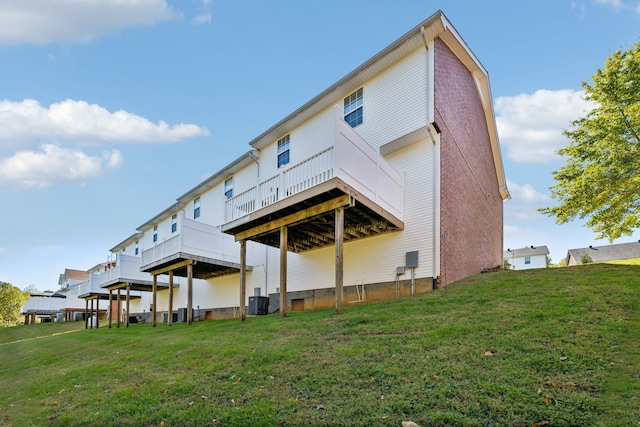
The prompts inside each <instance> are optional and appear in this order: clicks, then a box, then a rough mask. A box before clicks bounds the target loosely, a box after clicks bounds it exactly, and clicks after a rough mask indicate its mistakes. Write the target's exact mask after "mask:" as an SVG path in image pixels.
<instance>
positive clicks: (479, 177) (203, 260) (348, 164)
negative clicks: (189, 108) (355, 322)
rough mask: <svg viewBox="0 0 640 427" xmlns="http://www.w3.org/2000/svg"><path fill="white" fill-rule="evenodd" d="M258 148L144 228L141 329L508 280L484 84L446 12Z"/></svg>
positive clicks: (501, 185) (259, 141)
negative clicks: (147, 281) (486, 278)
mask: <svg viewBox="0 0 640 427" xmlns="http://www.w3.org/2000/svg"><path fill="white" fill-rule="evenodd" d="M249 145H250V149H249V151H247V152H246V154H244V155H242V156H240V157H239V158H238V159H236V160H234V161H232V162H231V163H230V164H229V165H227V166H226V167H225V168H223V169H222V170H220V171H218V172H216V173H215V174H213V175H212V176H211V177H210V178H208V179H206V180H205V181H203V182H202V183H200V184H199V185H197V186H196V187H194V188H193V189H191V190H189V191H187V192H186V193H185V194H183V195H182V196H180V197H179V198H178V199H177V201H176V203H175V204H174V205H172V206H170V207H169V208H167V209H166V210H165V211H163V212H161V213H160V214H158V215H156V216H155V217H153V218H151V219H150V220H149V221H147V222H146V223H144V224H143V225H141V226H140V227H138V229H137V231H138V234H136V235H135V238H134V240H135V245H136V246H135V248H134V251H137V252H138V254H136V255H135V256H140V258H141V261H140V263H141V264H140V270H141V271H142V272H144V273H148V274H149V275H150V276H151V278H152V279H151V285H150V287H149V286H147V287H145V289H144V290H145V291H150V292H143V294H142V295H141V298H140V300H139V301H138V302H133V301H132V302H130V309H131V312H132V314H133V313H138V314H139V313H141V310H145V309H150V310H151V311H152V313H151V321H152V323H153V324H154V325H155V323H156V322H157V321H161V320H164V319H163V317H164V318H166V319H167V320H168V322H170V319H172V317H173V316H168V315H167V316H164V313H168V312H171V313H174V312H175V311H176V309H179V312H182V310H183V309H184V310H186V320H187V321H188V322H190V321H191V320H192V319H193V318H194V317H198V318H218V317H231V316H236V315H237V316H239V317H240V318H244V316H245V314H246V313H245V311H246V307H247V304H248V305H249V311H250V313H251V311H252V308H253V309H254V311H255V309H256V306H253V307H252V303H256V301H263V300H264V298H268V302H269V309H268V310H269V311H270V312H273V311H275V310H279V311H280V314H281V315H285V314H286V312H287V311H288V310H292V309H293V310H306V309H314V308H327V307H332V306H333V307H336V309H337V311H338V312H341V311H342V309H343V306H344V305H347V304H349V303H352V302H362V301H372V300H380V299H386V298H393V297H396V296H398V295H410V294H414V293H417V292H426V291H430V290H432V289H434V288H436V287H442V286H446V285H447V284H449V283H451V282H453V281H456V280H459V279H460V278H463V277H465V276H468V275H471V274H476V273H479V272H480V271H481V270H483V269H486V268H493V267H496V266H500V265H502V237H503V236H502V203H503V201H504V200H505V199H508V198H509V192H508V190H507V187H506V180H505V177H504V171H503V165H502V157H501V153H500V146H499V141H498V136H497V132H496V126H495V118H494V112H493V107H492V99H491V93H490V88H489V81H488V74H487V71H486V70H485V69H484V68H483V66H482V65H481V63H480V61H479V60H478V59H477V58H476V57H475V55H474V54H473V53H472V51H471V50H470V49H469V47H468V46H467V44H466V43H465V42H464V41H463V40H462V38H461V37H460V35H459V34H458V32H457V31H456V30H455V28H454V27H453V26H452V25H451V23H450V22H449V21H448V20H447V18H446V17H445V16H444V14H443V13H442V12H437V13H435V14H434V15H433V16H431V17H429V18H428V19H427V20H425V21H424V22H422V23H420V24H419V25H418V26H416V27H415V28H413V29H411V30H410V31H409V32H408V33H407V34H405V35H404V36H402V37H401V38H400V39H398V40H397V41H395V42H393V43H392V44H391V45H389V46H388V47H387V48H385V49H383V50H382V51H381V52H380V53H378V54H376V55H375V56H374V57H372V58H371V59H369V60H368V61H366V62H365V63H364V64H362V65H361V66H360V67H358V68H357V69H355V70H353V71H352V72H350V73H349V74H347V75H346V76H345V77H344V78H342V79H340V80H339V81H338V82H336V83H335V84H333V85H332V86H330V87H329V88H327V89H326V90H324V91H323V92H322V93H320V94H319V95H317V96H316V97H314V98H313V99H311V100H310V101H308V102H307V103H306V104H304V105H303V106H301V107H300V108H298V109H297V110H295V111H293V112H292V113H291V114H290V115H288V116H287V117H285V118H283V119H282V120H281V121H279V122H278V123H276V124H275V125H273V126H272V127H271V128H269V129H267V130H265V131H264V132H263V133H262V134H261V135H258V136H257V137H256V138H255V139H253V140H252V141H250V143H249ZM128 242H129V243H128V244H129V246H130V244H131V241H128ZM129 246H128V247H127V251H129ZM163 276H164V277H168V280H167V282H168V285H167V286H160V285H159V283H160V282H159V281H160V278H161V277H163ZM258 295H259V296H258ZM256 298H258V299H256ZM203 312H204V314H203Z"/></svg>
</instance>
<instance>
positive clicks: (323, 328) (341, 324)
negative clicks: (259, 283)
mask: <svg viewBox="0 0 640 427" xmlns="http://www.w3.org/2000/svg"><path fill="white" fill-rule="evenodd" d="M639 302H640V267H638V266H624V265H606V264H590V265H585V266H577V267H570V268H559V269H546V270H529V271H505V272H500V273H493V274H482V275H478V276H475V277H471V278H468V279H466V280H464V281H461V282H458V283H457V284H454V285H451V286H450V287H449V288H448V289H446V290H439V291H436V292H432V293H429V294H425V295H419V296H416V297H411V298H402V299H397V300H392V301H386V302H382V303H375V304H374V303H372V304H365V305H353V306H348V307H347V308H346V309H345V313H344V314H343V315H340V316H338V315H335V314H334V311H333V310H323V311H315V312H305V313H291V314H290V315H289V316H288V317H287V318H285V319H280V318H279V317H278V316H277V315H270V316H263V317H257V318H249V319H247V321H246V322H244V323H241V322H239V321H238V320H230V321H210V322H198V323H194V324H193V325H192V326H186V325H184V324H175V325H174V326H172V327H168V326H166V325H158V327H157V328H152V327H151V326H150V325H131V327H129V328H128V329H125V328H120V329H115V328H113V329H107V328H101V329H100V330H95V329H94V330H84V329H82V330H79V331H77V332H72V333H65V334H60V335H55V336H50V337H48V338H37V339H32V340H28V341H21V342H11V341H15V339H16V338H17V336H18V335H20V334H25V336H26V335H28V336H29V337H36V336H42V335H47V334H49V335H50V334H52V333H56V332H64V331H65V328H69V324H61V325H48V324H45V325H32V326H20V327H15V328H8V329H2V330H0V343H2V344H0V378H1V382H2V385H1V387H0V425H9V426H30V425H37V426H49V425H51V426H65V425H68V426H76V425H90V426H111V425H118V426H127V425H136V426H137V425H144V426H147V425H164V426H212V425H222V426H259V425H265V426H309V425H330V426H340V425H344V426H350V425H363V426H364V425H366V426H400V423H401V422H402V421H404V420H412V421H414V422H416V423H418V424H419V425H421V426H422V427H426V426H523V427H528V426H535V425H540V426H542V425H548V426H632V425H638V422H639V421H640V411H639V407H638V405H639V404H640V387H639V386H640V378H639V376H640V350H639V348H640V333H639V331H640V327H639V326H640V316H638V307H639ZM74 325H76V327H78V328H82V327H83V324H82V323H81V322H80V323H76V324H74ZM58 328H60V329H58ZM67 330H68V329H67ZM16 331H18V332H19V333H18V332H16ZM34 331H36V332H34ZM5 334H9V335H10V339H7V338H6V337H5Z"/></svg>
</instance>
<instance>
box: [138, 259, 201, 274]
mask: <svg viewBox="0 0 640 427" xmlns="http://www.w3.org/2000/svg"><path fill="white" fill-rule="evenodd" d="M195 263H196V261H194V260H192V259H187V260H184V261H180V262H177V263H175V264H171V265H169V266H166V267H162V268H159V269H157V270H152V271H150V272H149V274H151V275H153V276H157V275H158V274H166V273H168V272H170V271H173V270H177V269H179V268H182V267H185V266H187V265H191V264H195Z"/></svg>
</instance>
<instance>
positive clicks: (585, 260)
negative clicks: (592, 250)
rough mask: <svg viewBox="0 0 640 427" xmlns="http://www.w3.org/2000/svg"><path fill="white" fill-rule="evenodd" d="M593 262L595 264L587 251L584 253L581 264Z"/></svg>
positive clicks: (581, 256)
mask: <svg viewBox="0 0 640 427" xmlns="http://www.w3.org/2000/svg"><path fill="white" fill-rule="evenodd" d="M591 262H593V259H592V258H591V255H589V253H588V252H586V251H585V252H582V255H580V264H589V263H591Z"/></svg>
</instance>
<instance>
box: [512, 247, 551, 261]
mask: <svg viewBox="0 0 640 427" xmlns="http://www.w3.org/2000/svg"><path fill="white" fill-rule="evenodd" d="M535 255H549V248H547V247H546V246H544V245H543V246H529V247H528V248H522V249H507V250H506V251H504V257H505V258H511V257H516V258H522V257H527V256H535Z"/></svg>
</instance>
